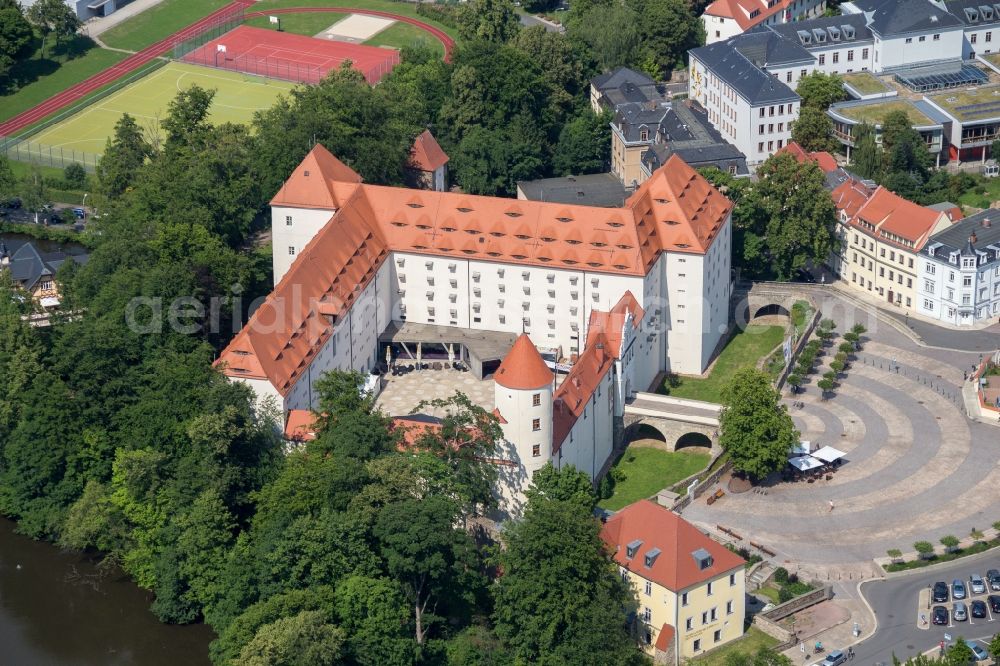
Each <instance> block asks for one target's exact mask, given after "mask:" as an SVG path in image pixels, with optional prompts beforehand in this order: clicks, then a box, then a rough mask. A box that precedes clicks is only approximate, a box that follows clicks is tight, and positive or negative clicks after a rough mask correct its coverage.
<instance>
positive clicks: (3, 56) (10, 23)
mask: <svg viewBox="0 0 1000 666" xmlns="http://www.w3.org/2000/svg"><path fill="white" fill-rule="evenodd" d="M34 36H35V33H34V30H32V29H31V24H30V23H29V22H28V19H27V18H25V16H24V10H23V9H22V8H21V5H20V4H18V2H17V0H0V79H3V77H5V76H7V74H8V72H10V69H11V67H12V66H13V65H14V64H15V63H17V62H19V61H20V60H22V59H24V58H25V57H26V56H28V55H30V54H31V43H32V40H33V38H34Z"/></svg>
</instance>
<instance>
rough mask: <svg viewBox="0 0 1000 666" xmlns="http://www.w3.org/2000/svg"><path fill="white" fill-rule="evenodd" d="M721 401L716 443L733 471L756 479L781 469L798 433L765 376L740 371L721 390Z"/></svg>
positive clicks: (764, 373) (755, 370)
mask: <svg viewBox="0 0 1000 666" xmlns="http://www.w3.org/2000/svg"><path fill="white" fill-rule="evenodd" d="M722 400H723V407H722V414H721V415H720V417H719V426H720V431H721V435H720V437H719V443H720V444H721V445H722V448H723V449H725V450H726V451H727V452H728V453H729V459H730V460H731V461H732V463H733V469H734V470H736V471H737V472H739V473H740V474H744V475H746V476H748V477H750V478H751V479H755V480H756V479H763V478H764V477H765V476H767V475H768V474H770V473H771V472H774V471H777V470H779V469H781V468H782V467H783V466H784V465H785V464H786V463H787V462H788V452H789V451H790V450H791V448H792V446H793V445H794V444H795V442H796V441H798V440H797V438H798V432H797V431H796V430H795V427H794V426H793V424H792V418H791V416H789V415H788V411H787V410H786V409H785V408H784V406H782V405H781V404H780V400H781V394H780V393H779V392H778V391H777V390H775V388H774V387H773V386H772V385H771V378H770V377H769V376H768V374H767V373H766V372H763V371H762V370H757V369H756V368H743V369H741V370H739V371H738V372H737V373H736V374H735V375H733V377H732V379H731V380H730V382H729V385H728V386H726V387H725V388H724V389H723V392H722Z"/></svg>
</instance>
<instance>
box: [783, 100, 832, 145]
mask: <svg viewBox="0 0 1000 666" xmlns="http://www.w3.org/2000/svg"><path fill="white" fill-rule="evenodd" d="M832 132H833V121H832V120H830V117H829V116H827V115H826V112H825V111H823V110H821V109H819V108H817V107H814V106H805V105H803V106H802V110H801V111H800V112H799V117H798V119H797V120H796V121H795V124H794V125H792V140H793V141H795V142H796V143H797V144H799V145H800V146H802V148H803V149H804V150H807V151H809V152H812V151H819V150H826V151H834V150H836V149H837V142H836V140H835V139H834V138H833V134H832Z"/></svg>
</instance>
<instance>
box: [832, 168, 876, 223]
mask: <svg viewBox="0 0 1000 666" xmlns="http://www.w3.org/2000/svg"><path fill="white" fill-rule="evenodd" d="M873 191H874V190H872V189H870V188H868V187H867V186H865V185H864V183H862V182H861V181H858V180H855V179H853V178H849V179H847V180H845V181H844V182H843V183H841V184H840V185H838V186H837V187H836V188H835V189H834V190H833V192H831V193H830V196H831V197H832V198H833V205H834V206H836V207H837V210H838V211H843V212H844V213H846V214H847V217H848V219H850V218H853V217H854V216H855V215H857V214H858V211H859V210H861V207H862V206H864V205H865V202H866V201H868V197H870V196H871V195H872V192H873Z"/></svg>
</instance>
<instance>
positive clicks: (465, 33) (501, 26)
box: [458, 0, 521, 43]
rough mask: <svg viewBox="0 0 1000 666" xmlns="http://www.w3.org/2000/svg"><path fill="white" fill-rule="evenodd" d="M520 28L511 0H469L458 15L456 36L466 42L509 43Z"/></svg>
mask: <svg viewBox="0 0 1000 666" xmlns="http://www.w3.org/2000/svg"><path fill="white" fill-rule="evenodd" d="M520 28H521V22H520V20H518V18H517V12H516V11H514V3H513V2H511V0H470V2H468V3H466V4H465V5H463V6H462V10H461V12H460V14H459V24H458V34H459V36H461V38H462V39H463V40H466V41H472V40H483V41H487V42H500V43H503V42H509V41H510V40H512V39H513V38H514V35H516V34H517V31H518V30H520Z"/></svg>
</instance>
